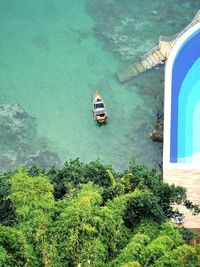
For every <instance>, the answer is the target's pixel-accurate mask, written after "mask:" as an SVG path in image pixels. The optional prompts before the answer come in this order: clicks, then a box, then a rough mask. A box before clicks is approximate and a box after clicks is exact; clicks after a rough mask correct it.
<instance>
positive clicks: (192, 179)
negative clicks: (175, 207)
mask: <svg viewBox="0 0 200 267" xmlns="http://www.w3.org/2000/svg"><path fill="white" fill-rule="evenodd" d="M163 177H164V181H165V182H166V183H169V184H174V185H177V186H182V187H184V188H186V189H187V197H188V199H189V200H190V201H192V202H193V203H194V204H197V205H200V170H195V169H182V168H180V169H178V168H173V167H171V168H169V169H165V168H164V172H163ZM179 210H180V211H181V212H183V213H184V216H185V220H184V227H186V228H189V229H200V215H198V216H192V214H191V212H190V211H189V210H187V209H185V208H183V207H179Z"/></svg>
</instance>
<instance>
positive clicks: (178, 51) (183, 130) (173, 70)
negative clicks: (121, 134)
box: [164, 23, 200, 164]
mask: <svg viewBox="0 0 200 267" xmlns="http://www.w3.org/2000/svg"><path fill="white" fill-rule="evenodd" d="M165 78H166V81H165V136H164V161H165V162H168V163H194V164H196V163H200V121H199V120H200V23H198V24H197V25H195V26H193V27H192V28H191V29H189V30H188V31H187V32H186V33H185V34H183V35H182V36H181V37H180V39H179V40H178V42H177V44H176V46H175V48H174V49H173V51H172V54H171V55H170V57H169V59H168V63H167V66H166V76H165Z"/></svg>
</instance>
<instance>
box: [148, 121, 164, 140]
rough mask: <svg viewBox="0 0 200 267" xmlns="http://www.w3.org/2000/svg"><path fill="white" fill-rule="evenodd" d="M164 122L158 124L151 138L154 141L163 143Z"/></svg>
mask: <svg viewBox="0 0 200 267" xmlns="http://www.w3.org/2000/svg"><path fill="white" fill-rule="evenodd" d="M163 127H164V125H163V120H162V121H160V122H158V123H157V125H156V127H155V129H154V130H153V132H152V133H151V134H150V137H151V139H152V140H153V141H155V142H159V143H162V142H163Z"/></svg>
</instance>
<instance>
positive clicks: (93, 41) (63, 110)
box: [0, 0, 196, 169]
mask: <svg viewBox="0 0 200 267" xmlns="http://www.w3.org/2000/svg"><path fill="white" fill-rule="evenodd" d="M88 2H89V3H88ZM97 2H98V0H96V1H86V0H76V1H75V0H67V1H66V0H59V1H56V0H48V1H47V0H40V1H35V0H29V1H27V0H18V1H14V0H0V34H1V40H0V51H1V57H0V102H1V103H2V104H5V103H20V104H21V105H22V107H23V108H24V109H25V110H26V111H27V112H28V114H30V115H31V116H33V117H35V118H36V122H37V138H43V139H45V140H46V142H47V143H48V146H49V148H50V150H51V151H54V152H56V153H58V155H59V157H60V158H61V162H64V161H65V160H67V159H69V158H75V157H80V158H81V159H82V160H85V161H90V160H95V159H97V158H99V159H101V160H103V161H104V162H106V163H112V164H113V165H114V166H115V167H116V168H117V169H123V168H125V167H126V166H127V164H128V161H129V160H130V158H131V157H132V156H135V157H136V158H137V160H138V161H139V162H142V163H145V164H146V165H149V166H150V167H154V166H155V165H156V164H157V163H158V162H160V160H161V157H160V156H161V154H160V150H159V146H158V145H157V144H153V143H152V142H151V140H150V139H149V132H150V130H151V129H152V128H153V124H154V123H155V120H156V118H155V110H156V108H157V106H159V103H157V102H159V101H158V100H157V99H156V97H155V95H158V93H157V91H156V93H152V95H151V94H148V93H144V92H143V93H141V92H140V88H139V87H140V86H141V84H142V86H143V87H144V84H146V85H147V87H148V86H149V84H150V81H149V79H150V78H152V80H153V79H154V83H153V85H152V87H151V86H150V88H153V87H154V84H155V83H156V82H155V81H158V86H157V87H158V90H162V85H160V84H159V81H160V79H163V77H162V75H163V72H162V71H161V72H157V73H156V74H155V73H154V74H152V75H151V73H150V75H149V74H144V75H142V77H140V78H136V79H135V81H132V82H129V83H127V84H123V85H121V84H120V83H118V81H117V80H116V78H115V73H116V71H118V70H119V69H121V68H123V67H124V66H126V65H127V64H128V63H127V64H126V63H125V62H122V61H121V60H120V58H119V57H118V56H115V54H114V53H112V52H113V51H112V50H111V49H110V50H109V47H108V46H106V45H105V43H104V42H102V40H100V39H101V38H97V36H96V35H95V34H94V31H93V29H94V27H95V23H97V22H95V19H94V17H93V16H91V14H90V12H88V9H87V7H88V5H89V4H91V3H92V4H93V5H95V4H97ZM110 2H113V1H110ZM116 2H121V5H123V2H122V1H116ZM137 2H138V1H125V2H124V5H126V8H127V7H129V6H130V10H133V7H134V4H135V5H136V7H137V9H139V10H140V11H142V8H143V7H142V5H139V6H138V5H137ZM144 2H146V3H148V2H147V1H144ZM157 2H160V1H157ZM165 2H166V1H165ZM170 2H171V1H170ZM178 2H179V1H177V4H178ZM102 4H104V5H106V4H107V3H106V1H102ZM90 11H91V9H90ZM136 11H137V10H136ZM131 12H132V11H131ZM195 12H196V10H195V7H194V8H193V11H191V14H192V15H191V18H192V16H193V15H194V14H195ZM137 13H138V11H137ZM154 13H155V12H154ZM93 15H94V14H93ZM129 16H130V14H129ZM187 23H188V21H186V22H185V25H187ZM165 27H166V26H165ZM155 32H156V29H155ZM155 32H154V36H156V34H155ZM141 37H142V34H141ZM134 38H137V42H139V40H140V36H136V37H134ZM141 40H142V38H141ZM154 42H155V37H154V40H152V43H153V44H154ZM146 49H148V47H146ZM138 84H139V85H138ZM96 90H98V91H99V92H100V94H101V95H102V96H103V98H104V99H105V101H106V104H107V111H108V114H109V120H108V124H107V125H106V126H102V127H98V126H97V125H96V123H95V122H94V120H93V117H92V113H91V104H92V98H93V95H94V93H95V91H96ZM147 90H148V88H147ZM160 94H161V95H162V93H160ZM161 98H162V96H161ZM155 99H156V100H155ZM155 107H156V108H155ZM16 153H17V151H16Z"/></svg>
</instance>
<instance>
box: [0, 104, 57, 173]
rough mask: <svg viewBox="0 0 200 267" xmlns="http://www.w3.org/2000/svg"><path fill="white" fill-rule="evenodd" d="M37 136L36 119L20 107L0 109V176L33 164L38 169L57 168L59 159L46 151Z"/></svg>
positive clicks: (45, 147)
mask: <svg viewBox="0 0 200 267" xmlns="http://www.w3.org/2000/svg"><path fill="white" fill-rule="evenodd" d="M36 133H37V123H36V119H35V118H33V117H31V116H30V115H29V114H28V113H27V112H26V111H25V110H24V109H23V108H22V106H21V105H19V104H1V105H0V148H1V150H0V172H4V171H8V170H14V169H15V168H17V167H18V166H19V165H25V167H27V168H30V167H31V166H32V165H33V164H36V165H37V166H38V167H40V168H48V167H50V166H57V165H59V163H60V160H59V157H58V155H57V154H56V153H54V152H52V151H50V149H49V148H48V140H46V139H45V140H43V141H44V142H43V143H41V140H40V139H38V137H37V134H36ZM41 147H42V148H41ZM35 151H36V152H35Z"/></svg>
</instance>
